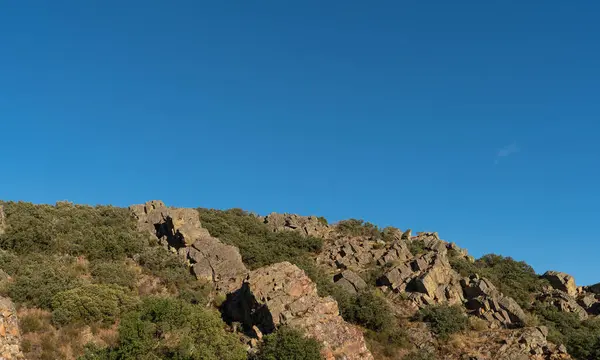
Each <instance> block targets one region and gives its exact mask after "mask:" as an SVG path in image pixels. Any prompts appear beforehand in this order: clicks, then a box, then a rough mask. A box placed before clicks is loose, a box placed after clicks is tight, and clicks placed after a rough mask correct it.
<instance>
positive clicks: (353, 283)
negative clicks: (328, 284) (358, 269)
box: [333, 270, 367, 294]
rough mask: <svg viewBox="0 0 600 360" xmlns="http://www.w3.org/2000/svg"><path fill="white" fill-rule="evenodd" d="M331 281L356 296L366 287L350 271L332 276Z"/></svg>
mask: <svg viewBox="0 0 600 360" xmlns="http://www.w3.org/2000/svg"><path fill="white" fill-rule="evenodd" d="M333 281H334V282H335V283H336V284H337V285H339V286H341V287H342V288H343V289H344V290H346V291H347V292H349V293H352V294H356V293H358V292H359V291H361V290H363V289H365V288H366V287H367V283H366V282H365V281H364V280H363V279H362V278H361V277H360V276H358V275H357V274H356V273H355V272H354V271H352V270H346V271H343V272H342V273H340V274H338V275H336V276H334V278H333Z"/></svg>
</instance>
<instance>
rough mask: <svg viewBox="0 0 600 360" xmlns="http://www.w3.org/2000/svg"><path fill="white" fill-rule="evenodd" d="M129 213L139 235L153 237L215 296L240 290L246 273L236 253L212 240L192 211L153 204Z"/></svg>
mask: <svg viewBox="0 0 600 360" xmlns="http://www.w3.org/2000/svg"><path fill="white" fill-rule="evenodd" d="M130 210H131V211H132V212H133V214H134V216H135V217H136V219H137V220H138V228H139V229H140V231H144V232H148V233H150V234H152V235H155V236H156V237H157V238H158V240H159V242H160V243H161V244H162V245H163V246H165V247H167V248H169V249H171V250H173V251H175V252H177V253H178V254H179V255H180V256H181V257H182V258H184V259H185V260H187V261H188V262H189V265H190V266H191V268H192V272H193V273H194V275H195V276H196V278H198V279H199V280H204V281H209V282H212V283H213V285H214V287H215V290H217V291H218V292H224V293H227V292H230V291H232V290H235V289H237V288H239V286H240V284H241V282H242V281H243V279H244V277H245V276H246V274H247V272H248V271H247V269H246V266H245V265H244V263H243V262H242V257H241V255H240V252H239V250H238V249H237V248H236V247H234V246H231V245H226V244H223V243H221V242H220V241H219V240H218V239H217V238H214V237H212V236H211V235H210V233H209V232H208V230H206V229H205V228H203V227H202V224H201V222H200V218H199V216H198V212H197V211H196V210H195V209H178V208H171V207H166V206H165V204H164V203H163V202H162V201H157V200H153V201H149V202H147V203H146V204H142V205H133V206H131V207H130Z"/></svg>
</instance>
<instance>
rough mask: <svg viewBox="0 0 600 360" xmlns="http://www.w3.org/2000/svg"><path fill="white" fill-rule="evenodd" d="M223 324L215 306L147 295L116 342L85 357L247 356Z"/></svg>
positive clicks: (208, 359)
mask: <svg viewBox="0 0 600 360" xmlns="http://www.w3.org/2000/svg"><path fill="white" fill-rule="evenodd" d="M223 325H224V324H223V322H222V320H221V318H220V317H219V314H218V313H217V312H216V311H215V310H208V309H206V308H204V307H203V306H200V305H192V304H190V303H188V302H185V301H182V300H178V299H173V298H152V297H151V298H146V299H144V301H143V302H142V304H141V305H140V306H139V307H138V309H136V311H133V312H130V313H128V314H127V315H125V316H124V317H123V319H122V320H121V323H120V325H119V339H118V343H117V345H116V346H114V347H110V348H107V349H97V348H90V349H89V350H88V353H87V354H86V356H84V357H83V359H89V360H91V359H97V360H109V359H110V360H126V359H186V360H222V359H231V360H244V359H246V350H245V349H244V347H243V346H242V344H241V343H240V342H239V340H238V338H237V336H236V335H234V334H232V333H228V332H226V331H225V329H224V326H223Z"/></svg>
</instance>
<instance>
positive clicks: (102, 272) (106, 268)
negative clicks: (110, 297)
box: [91, 261, 137, 289]
mask: <svg viewBox="0 0 600 360" xmlns="http://www.w3.org/2000/svg"><path fill="white" fill-rule="evenodd" d="M91 274H92V276H93V278H94V281H96V282H98V283H100V284H113V285H119V286H123V287H127V288H130V289H133V288H134V287H135V285H136V282H137V273H136V272H135V271H134V270H133V269H132V268H131V267H130V266H128V265H127V264H126V263H125V262H123V261H95V262H93V263H92V264H91Z"/></svg>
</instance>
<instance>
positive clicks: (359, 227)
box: [337, 219, 383, 240]
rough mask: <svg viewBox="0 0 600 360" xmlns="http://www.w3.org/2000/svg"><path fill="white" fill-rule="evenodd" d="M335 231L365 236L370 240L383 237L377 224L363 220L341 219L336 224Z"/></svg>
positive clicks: (348, 234)
mask: <svg viewBox="0 0 600 360" xmlns="http://www.w3.org/2000/svg"><path fill="white" fill-rule="evenodd" d="M337 231H338V232H339V233H340V234H343V235H347V236H366V237H369V238H371V239H372V240H379V239H382V238H383V235H382V232H381V230H379V228H378V227H377V225H374V224H371V223H370V222H366V221H364V220H358V219H348V220H342V221H340V222H339V223H338V224H337Z"/></svg>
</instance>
